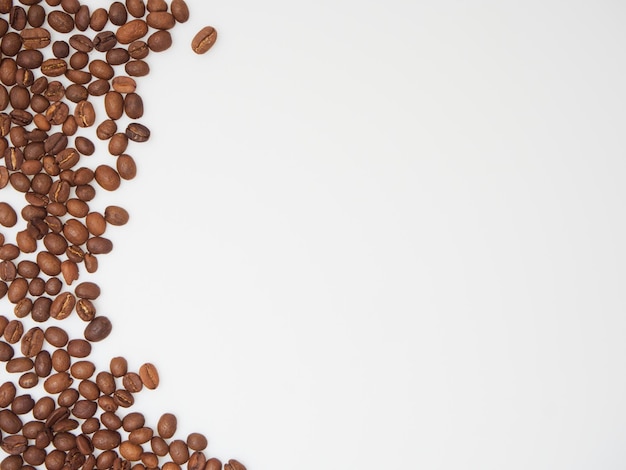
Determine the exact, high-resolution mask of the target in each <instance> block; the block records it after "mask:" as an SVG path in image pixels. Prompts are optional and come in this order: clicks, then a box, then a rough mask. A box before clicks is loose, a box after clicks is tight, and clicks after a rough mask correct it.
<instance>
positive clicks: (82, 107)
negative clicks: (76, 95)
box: [74, 100, 96, 127]
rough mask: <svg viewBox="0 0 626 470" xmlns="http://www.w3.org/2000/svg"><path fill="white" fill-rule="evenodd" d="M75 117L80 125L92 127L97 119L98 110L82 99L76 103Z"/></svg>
mask: <svg viewBox="0 0 626 470" xmlns="http://www.w3.org/2000/svg"><path fill="white" fill-rule="evenodd" d="M74 118H75V119H76V123H77V124H78V125H79V126H80V127H91V126H93V125H94V123H95V121H96V112H95V110H94V108H93V105H92V104H91V103H90V102H89V101H87V100H84V101H81V102H79V103H78V104H77V105H76V110H75V111H74Z"/></svg>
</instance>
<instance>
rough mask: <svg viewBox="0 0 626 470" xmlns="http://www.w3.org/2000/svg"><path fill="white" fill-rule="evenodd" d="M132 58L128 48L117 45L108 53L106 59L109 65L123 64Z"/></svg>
mask: <svg viewBox="0 0 626 470" xmlns="http://www.w3.org/2000/svg"><path fill="white" fill-rule="evenodd" d="M129 60H130V54H129V53H128V50H126V49H124V48H122V47H115V48H113V49H110V50H108V51H107V53H106V61H107V62H108V63H109V65H122V64H125V63H126V62H128V61H129Z"/></svg>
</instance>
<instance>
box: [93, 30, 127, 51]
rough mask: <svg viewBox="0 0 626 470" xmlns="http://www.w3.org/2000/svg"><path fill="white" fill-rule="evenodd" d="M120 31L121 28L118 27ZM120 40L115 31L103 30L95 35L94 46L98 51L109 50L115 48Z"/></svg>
mask: <svg viewBox="0 0 626 470" xmlns="http://www.w3.org/2000/svg"><path fill="white" fill-rule="evenodd" d="M122 28H123V26H122ZM122 28H120V29H122ZM118 32H119V29H118ZM118 40H119V37H117V36H116V34H115V33H113V32H112V31H102V32H101V33H98V34H96V36H95V37H94V39H93V47H94V49H95V50H97V51H98V52H107V51H110V50H111V49H113V48H114V47H115V46H116V45H117V42H118ZM120 42H121V41H120Z"/></svg>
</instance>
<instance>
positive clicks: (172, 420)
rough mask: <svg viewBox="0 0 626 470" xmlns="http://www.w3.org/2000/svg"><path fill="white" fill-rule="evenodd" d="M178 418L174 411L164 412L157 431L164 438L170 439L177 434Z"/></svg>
mask: <svg viewBox="0 0 626 470" xmlns="http://www.w3.org/2000/svg"><path fill="white" fill-rule="evenodd" d="M177 427H178V420H177V419H176V416H175V415H174V414H172V413H163V414H162V415H161V417H160V418H159V421H158V422H157V432H158V433H159V436H161V437H162V438H163V439H170V438H171V437H172V436H173V435H174V434H176V428H177Z"/></svg>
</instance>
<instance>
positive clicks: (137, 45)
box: [128, 40, 150, 60]
mask: <svg viewBox="0 0 626 470" xmlns="http://www.w3.org/2000/svg"><path fill="white" fill-rule="evenodd" d="M128 54H129V55H130V56H131V57H132V58H133V59H137V60H138V59H145V58H146V57H148V54H150V48H149V47H148V43H147V42H145V41H142V40H138V41H133V42H132V43H130V44H129V45H128Z"/></svg>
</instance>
